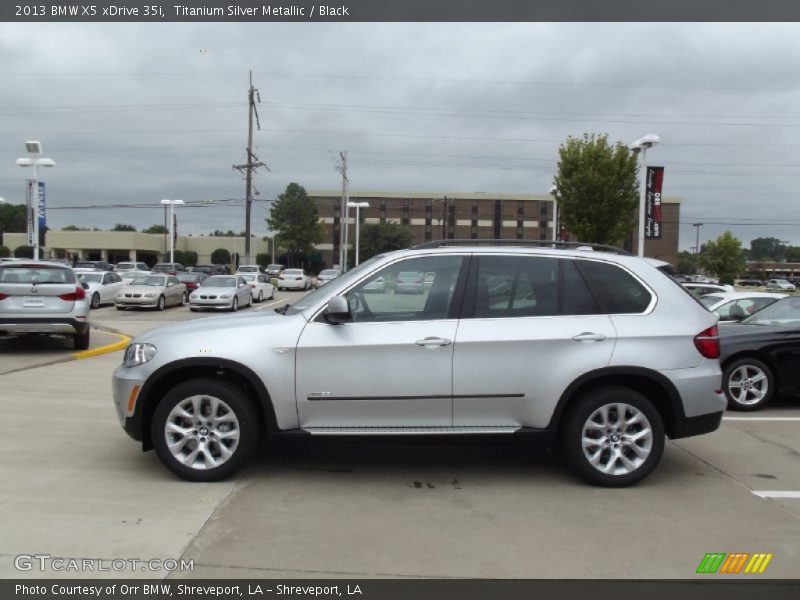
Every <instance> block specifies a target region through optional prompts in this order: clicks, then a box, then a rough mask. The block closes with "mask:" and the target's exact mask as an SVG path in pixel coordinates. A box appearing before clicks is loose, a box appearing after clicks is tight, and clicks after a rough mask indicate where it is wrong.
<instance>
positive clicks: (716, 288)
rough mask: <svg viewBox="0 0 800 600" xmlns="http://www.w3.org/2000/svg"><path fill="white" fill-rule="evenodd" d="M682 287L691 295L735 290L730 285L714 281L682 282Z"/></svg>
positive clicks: (698, 295)
mask: <svg viewBox="0 0 800 600" xmlns="http://www.w3.org/2000/svg"><path fill="white" fill-rule="evenodd" d="M681 285H682V286H683V287H685V288H686V289H687V290H689V291H690V292H691V293H692V295H693V296H697V297H698V298H699V297H700V296H705V295H706V294H716V293H717V292H735V291H736V290H735V289H734V287H733V286H732V285H727V284H725V285H718V284H714V283H682V284H681Z"/></svg>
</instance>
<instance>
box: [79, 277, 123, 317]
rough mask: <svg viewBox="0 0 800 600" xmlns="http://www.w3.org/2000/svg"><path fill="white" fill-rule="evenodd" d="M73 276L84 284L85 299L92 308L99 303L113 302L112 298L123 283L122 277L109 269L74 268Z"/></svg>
mask: <svg viewBox="0 0 800 600" xmlns="http://www.w3.org/2000/svg"><path fill="white" fill-rule="evenodd" d="M75 277H77V278H78V281H80V282H81V283H85V284H86V287H85V288H84V289H85V290H86V299H87V300H88V301H89V306H91V307H92V308H98V307H99V306H100V305H101V304H114V298H115V297H116V295H117V293H118V292H119V291H120V290H121V289H122V288H123V286H124V285H125V283H124V282H123V281H122V277H120V276H119V275H118V274H117V273H112V272H111V271H99V270H98V271H95V270H90V269H75Z"/></svg>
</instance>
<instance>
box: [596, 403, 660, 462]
mask: <svg viewBox="0 0 800 600" xmlns="http://www.w3.org/2000/svg"><path fill="white" fill-rule="evenodd" d="M581 447H582V448H583V455H584V457H585V458H586V460H587V462H588V463H589V464H590V465H592V466H593V467H594V468H595V469H596V470H598V471H600V472H601V473H604V474H607V475H627V474H630V473H633V472H634V471H636V470H638V469H639V468H640V467H641V466H642V465H643V464H644V463H645V461H646V460H647V458H648V457H649V456H650V452H651V451H652V448H653V428H652V425H651V424H650V421H649V420H648V419H647V416H646V415H645V414H644V413H643V412H642V411H641V410H639V409H638V408H636V407H635V406H631V405H630V404H626V403H622V402H620V403H614V404H604V405H603V406H600V407H599V408H598V409H596V410H595V411H594V412H592V414H591V415H590V416H589V418H588V419H586V422H585V423H584V425H583V430H582V432H581Z"/></svg>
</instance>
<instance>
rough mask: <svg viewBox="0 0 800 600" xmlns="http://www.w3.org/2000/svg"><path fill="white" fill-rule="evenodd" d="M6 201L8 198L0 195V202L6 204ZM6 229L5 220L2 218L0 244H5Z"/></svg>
mask: <svg viewBox="0 0 800 600" xmlns="http://www.w3.org/2000/svg"><path fill="white" fill-rule="evenodd" d="M5 203H6V199H5V198H3V197H2V196H0V204H5ZM5 229H6V225H5V221H3V219H0V246H2V245H3V232H4V231H5Z"/></svg>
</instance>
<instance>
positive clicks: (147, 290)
mask: <svg viewBox="0 0 800 600" xmlns="http://www.w3.org/2000/svg"><path fill="white" fill-rule="evenodd" d="M165 289H166V288H163V287H161V286H158V285H126V286H125V287H124V288H122V289H121V290H120V292H124V293H125V294H161V293H163V292H164V290H165Z"/></svg>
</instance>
